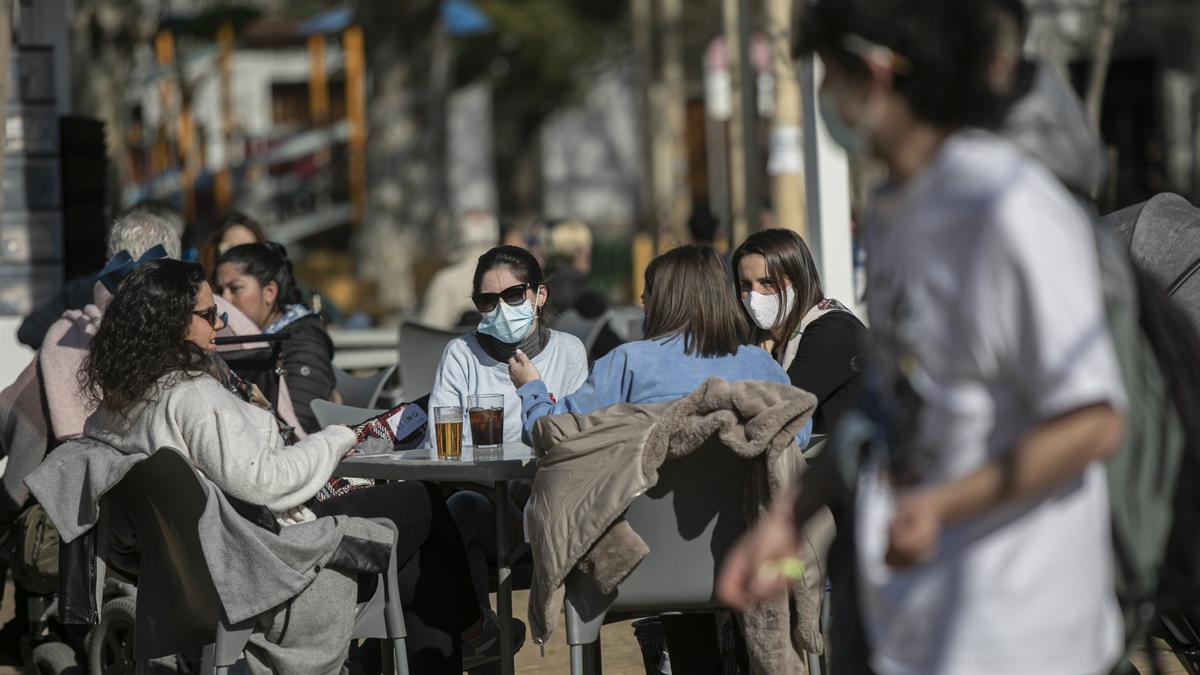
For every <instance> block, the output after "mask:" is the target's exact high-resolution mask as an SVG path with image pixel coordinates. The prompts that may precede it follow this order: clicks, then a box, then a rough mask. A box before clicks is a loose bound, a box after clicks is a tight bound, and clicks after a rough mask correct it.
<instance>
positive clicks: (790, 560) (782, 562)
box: [759, 556, 804, 581]
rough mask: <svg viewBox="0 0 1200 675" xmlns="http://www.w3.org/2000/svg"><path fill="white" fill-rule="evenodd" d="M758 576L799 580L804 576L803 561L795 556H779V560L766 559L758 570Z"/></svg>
mask: <svg viewBox="0 0 1200 675" xmlns="http://www.w3.org/2000/svg"><path fill="white" fill-rule="evenodd" d="M759 576H762V577H767V578H769V579H771V580H774V579H775V578H776V577H783V578H785V579H789V580H791V581H800V580H801V579H803V578H804V561H803V560H801V559H800V558H797V557H796V556H790V557H787V558H780V559H779V560H768V561H767V562H765V563H763V565H762V569H761V570H759Z"/></svg>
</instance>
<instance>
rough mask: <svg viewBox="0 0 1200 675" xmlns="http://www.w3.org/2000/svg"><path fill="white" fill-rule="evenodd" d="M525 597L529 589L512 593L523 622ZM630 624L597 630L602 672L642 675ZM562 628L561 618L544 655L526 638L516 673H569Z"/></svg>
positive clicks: (526, 598) (516, 614)
mask: <svg viewBox="0 0 1200 675" xmlns="http://www.w3.org/2000/svg"><path fill="white" fill-rule="evenodd" d="M528 600H529V592H528V591H517V592H516V593H513V607H514V609H513V614H514V615H515V616H516V617H517V618H518V619H521V620H522V621H524V620H525V614H526V605H527V603H528ZM630 623H631V622H629V621H623V622H621V623H613V624H609V625H607V626H605V627H604V628H602V629H601V631H600V644H601V645H602V646H601V649H600V653H601V656H602V657H603V659H604V673H605V675H608V674H609V673H612V674H613V675H642V674H643V673H645V672H646V669H645V668H644V667H643V666H642V652H641V650H640V649H639V648H638V645H637V640H636V639H634V637H633V628H632V626H631V625H630ZM564 631H565V629H564V628H563V624H562V622H561V621H560V622H559V625H558V628H557V629H555V631H554V633H552V634H551V635H550V641H549V642H547V643H546V656H545V657H544V658H543V657H542V656H541V653H540V652H539V651H538V646H537V645H535V644H533V642H532V641H527V642H526V644H525V648H524V649H522V650H521V651H520V652H519V653H518V654H517V672H518V673H521V674H522V675H525V674H526V673H528V674H529V675H563V674H564V673H569V672H571V668H570V660H569V657H568V654H567V640H566V637H564V636H565V635H566V633H565V632H564Z"/></svg>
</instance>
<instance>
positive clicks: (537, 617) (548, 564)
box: [526, 377, 833, 674]
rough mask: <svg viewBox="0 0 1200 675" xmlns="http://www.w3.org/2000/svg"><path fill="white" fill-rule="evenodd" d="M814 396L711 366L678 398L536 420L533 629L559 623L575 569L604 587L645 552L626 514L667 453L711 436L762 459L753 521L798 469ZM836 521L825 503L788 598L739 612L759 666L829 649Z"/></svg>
mask: <svg viewBox="0 0 1200 675" xmlns="http://www.w3.org/2000/svg"><path fill="white" fill-rule="evenodd" d="M815 407H816V399H815V398H814V397H813V395H812V394H809V393H808V392H805V391H802V390H799V389H796V388H794V387H791V386H788V385H784V384H779V383H774V382H758V381H740V382H725V381H723V380H720V379H719V378H715V377H714V378H709V379H708V380H707V381H705V382H704V384H703V385H701V386H700V388H698V389H697V390H696V391H694V392H693V393H691V394H689V395H688V396H686V397H684V398H682V399H680V400H678V401H675V402H673V403H660V404H628V403H621V404H617V405H613V406H610V407H608V408H605V409H603V410H600V411H597V412H595V413H591V414H589V415H573V414H569V415H557V416H552V417H546V418H543V419H542V420H539V421H538V422H537V424H536V426H535V427H534V434H533V435H534V438H533V440H534V450H535V452H536V453H538V454H541V455H542V457H541V459H540V461H539V464H538V472H537V475H536V476H535V478H534V481H533V493H532V496H531V497H530V502H529V506H528V509H527V512H526V534H527V536H528V538H529V543H530V546H531V549H532V553H533V560H534V577H533V584H532V588H531V590H530V599H529V600H530V601H529V623H530V630H531V633H532V635H533V637H534V639H535V640H545V639H546V638H547V637H548V636H549V634H550V632H551V631H552V630H553V629H554V627H555V624H556V623H557V621H558V616H559V613H560V611H561V609H562V603H563V595H564V584H565V580H566V577H567V574H568V573H569V572H570V571H571V570H573V569H578V570H580V571H583V572H584V573H586V574H588V575H589V576H591V577H592V578H593V579H594V580H595V581H596V584H597V586H598V588H599V589H600V591H601V592H602V593H609V592H611V591H612V590H614V589H615V588H616V587H617V586H618V585H619V584H620V583H621V581H622V580H624V579H625V577H626V576H628V575H629V573H630V572H632V571H633V569H634V568H635V567H636V566H637V565H638V563H639V562H640V561H641V560H642V558H644V557H645V556H646V555H647V554H648V553H649V548H648V547H647V545H646V543H645V541H644V540H642V539H641V537H639V536H638V535H637V533H636V532H634V531H633V528H632V527H631V526H630V525H629V523H628V522H626V521H625V520H623V519H621V515H622V514H623V513H624V512H625V510H626V509H627V508H628V507H629V506H630V504H631V503H632V502H633V501H634V500H635V499H636V498H637V497H638V496H639V495H641V494H643V493H644V492H646V491H647V490H649V489H650V488H652V487H654V485H655V484H656V483H657V481H658V469H659V468H660V467H661V466H662V464H663V462H667V461H671V460H673V459H677V458H680V457H684V456H686V455H689V454H691V453H692V452H695V451H696V450H698V449H699V448H700V447H701V446H702V445H704V444H705V443H707V442H709V440H710V439H712V438H714V437H715V438H717V439H719V440H720V442H721V443H722V444H723V445H725V446H726V447H727V448H728V449H729V450H731V451H732V452H734V453H736V454H737V455H739V456H741V457H746V458H755V459H756V461H755V462H754V463H753V465H752V468H751V470H750V471H749V473H748V474H747V481H748V484H747V485H746V494H747V497H748V500H747V503H748V510H749V511H750V512H749V513H747V514H746V515H747V516H748V519H750V520H752V519H754V518H756V517H757V516H758V514H759V513H761V511H762V510H763V509H765V508H766V507H767V505H768V504H769V503H770V502H771V500H772V499H773V498H774V497H775V496H776V495H777V494H780V493H781V492H782V491H783V490H784V489H785V487H786V486H787V484H788V483H790V481H791V480H794V478H795V477H796V476H797V475H798V474H799V473H801V472H802V471H803V467H804V464H805V462H804V460H803V457H802V455H801V454H800V449H799V448H798V447H796V445H795V442H794V440H795V438H796V436H797V434H798V432H799V431H800V430H801V428H803V426H804V424H805V423H806V422H807V421H808V420H809V418H810V417H811V416H812V413H813V410H814V409H815ZM832 532H833V526H832V517H831V516H829V514H828V512H827V511H826V512H825V513H824V514H823V515H822V516H821V517H819V518H817V519H814V521H813V522H812V523H810V524H809V526H807V527H806V528H805V536H806V537H807V542H806V543H807V545H806V547H805V555H804V556H803V558H804V562H805V574H804V577H803V578H802V579H801V580H799V581H798V582H796V583H795V584H793V586H792V589H791V592H790V594H789V595H788V597H786V598H785V597H780V598H777V599H775V600H769V601H766V602H763V603H760V604H758V605H756V606H754V607H752V608H750V609H749V610H748V611H747V612H746V613H745V614H744V616H743V617H742V618H743V625H744V627H745V633H746V640H747V647H748V651H749V654H750V658H751V665H752V666H753V668H754V672H756V673H780V674H783V673H797V672H802V669H803V666H802V660H801V655H800V652H801V651H809V652H817V653H819V652H820V651H821V650H822V640H821V633H820V627H819V618H820V607H821V595H822V591H823V588H824V578H825V554H826V551H827V549H828V546H829V543H830V541H831V539H832ZM793 610H794V612H793ZM791 615H794V619H793V618H792V616H791Z"/></svg>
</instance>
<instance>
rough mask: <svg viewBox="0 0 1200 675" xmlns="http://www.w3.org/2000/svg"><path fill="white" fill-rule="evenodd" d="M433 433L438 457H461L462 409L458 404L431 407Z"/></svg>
mask: <svg viewBox="0 0 1200 675" xmlns="http://www.w3.org/2000/svg"><path fill="white" fill-rule="evenodd" d="M433 423H434V432H435V433H434V435H435V436H436V437H437V453H438V459H459V458H461V457H462V432H463V428H462V425H463V409H462V406H460V405H448V406H438V407H436V408H434V409H433Z"/></svg>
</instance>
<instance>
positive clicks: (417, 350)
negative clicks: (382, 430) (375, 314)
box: [400, 321, 463, 399]
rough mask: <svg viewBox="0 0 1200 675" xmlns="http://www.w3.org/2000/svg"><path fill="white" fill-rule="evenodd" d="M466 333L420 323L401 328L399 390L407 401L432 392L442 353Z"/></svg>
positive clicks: (403, 324)
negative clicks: (454, 340) (455, 339)
mask: <svg viewBox="0 0 1200 675" xmlns="http://www.w3.org/2000/svg"><path fill="white" fill-rule="evenodd" d="M462 334H463V331H449V330H440V329H437V328H430V327H429V326H422V325H421V324H419V323H411V322H407V321H406V322H404V323H401V324H400V387H401V389H403V391H404V397H405V399H412V398H415V397H417V396H424V395H425V394H428V393H429V392H430V391H432V390H433V380H434V377H436V375H437V369H438V364H440V363H441V361H442V352H443V351H445V350H446V345H447V344H450V341H451V340H453V339H454V338H456V337H458V336H459V335H462Z"/></svg>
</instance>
